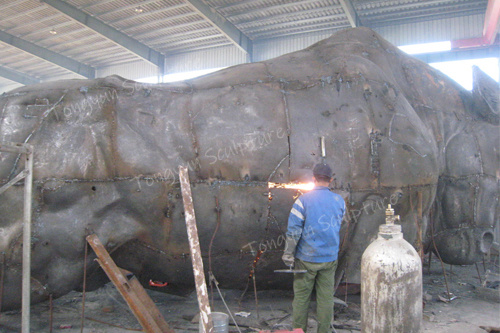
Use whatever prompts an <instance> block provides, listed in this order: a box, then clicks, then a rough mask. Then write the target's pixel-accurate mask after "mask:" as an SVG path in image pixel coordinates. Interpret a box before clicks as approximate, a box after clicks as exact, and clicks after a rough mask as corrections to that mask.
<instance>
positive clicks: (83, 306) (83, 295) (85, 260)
mask: <svg viewBox="0 0 500 333" xmlns="http://www.w3.org/2000/svg"><path fill="white" fill-rule="evenodd" d="M84 243H85V254H84V256H83V288H82V289H83V290H82V317H81V325H80V333H83V325H84V321H85V294H86V289H87V256H88V251H89V250H88V248H89V246H88V245H87V240H85V241H84Z"/></svg>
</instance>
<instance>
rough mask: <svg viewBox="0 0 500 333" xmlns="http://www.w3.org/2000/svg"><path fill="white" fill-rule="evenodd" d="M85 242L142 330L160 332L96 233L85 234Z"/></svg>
mask: <svg viewBox="0 0 500 333" xmlns="http://www.w3.org/2000/svg"><path fill="white" fill-rule="evenodd" d="M87 242H88V243H89V244H90V246H91V247H92V249H93V250H94V252H95V253H96V255H97V258H98V259H97V261H98V262H99V264H100V265H101V267H102V269H103V270H104V272H106V275H107V276H108V277H109V279H110V280H111V282H113V284H114V285H115V286H116V288H117V289H118V291H119V292H120V294H121V295H122V297H123V298H124V299H125V301H126V302H127V304H128V306H129V308H130V309H131V310H132V313H133V314H134V316H135V317H136V318H137V320H138V321H139V324H141V326H142V327H143V328H144V330H145V331H146V332H148V333H162V330H161V329H160V327H158V325H157V324H156V321H155V320H154V319H153V317H152V316H151V314H150V313H149V312H148V309H147V308H146V307H145V306H144V304H143V303H142V302H141V300H140V299H139V297H138V296H137V295H136V293H135V292H134V289H133V288H132V287H131V286H130V284H129V282H128V280H127V279H126V278H125V276H123V274H122V273H121V271H120V268H118V266H116V264H115V262H114V261H113V259H111V257H110V255H109V253H108V251H106V248H105V247H104V245H102V243H101V241H100V240H99V238H98V237H97V235H89V236H87Z"/></svg>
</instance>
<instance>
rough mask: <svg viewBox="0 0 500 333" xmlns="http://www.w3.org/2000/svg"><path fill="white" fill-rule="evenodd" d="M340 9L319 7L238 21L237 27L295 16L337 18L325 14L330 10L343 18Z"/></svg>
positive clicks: (336, 7) (289, 18) (291, 18)
mask: <svg viewBox="0 0 500 333" xmlns="http://www.w3.org/2000/svg"><path fill="white" fill-rule="evenodd" d="M341 8H342V7H340V6H328V7H321V8H316V9H311V10H307V11H300V12H295V13H284V14H278V15H273V16H268V17H263V18H259V19H248V20H242V21H238V22H237V23H238V25H239V26H240V27H242V26H244V25H256V24H258V23H259V24H260V23H262V22H268V21H274V22H276V21H277V20H280V19H288V20H292V21H293V19H294V17H295V16H304V15H313V14H319V15H322V17H332V16H338V15H339V14H333V15H330V14H326V12H327V11H329V10H332V11H335V12H336V11H337V10H339V13H341V14H342V16H345V15H344V14H343V13H342V11H340V9H341Z"/></svg>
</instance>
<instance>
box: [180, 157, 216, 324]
mask: <svg viewBox="0 0 500 333" xmlns="http://www.w3.org/2000/svg"><path fill="white" fill-rule="evenodd" d="M179 179H180V182H181V191H182V201H183V202H184V217H185V219H186V227H187V233H188V239H189V247H190V250H191V260H192V262H193V273H194V282H195V284H196V294H197V295H198V305H199V308H200V320H201V321H202V323H203V328H204V332H205V333H212V332H213V322H212V314H211V311H210V304H209V302H208V290H207V283H206V280H205V272H204V270H203V260H202V259H201V250H200V240H199V238H198V229H197V228H196V217H195V215H194V206H193V197H192V195H191V184H190V183H189V175H188V169H187V168H186V167H184V166H179Z"/></svg>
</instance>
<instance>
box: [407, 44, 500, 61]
mask: <svg viewBox="0 0 500 333" xmlns="http://www.w3.org/2000/svg"><path fill="white" fill-rule="evenodd" d="M499 53H500V45H492V46H489V47H486V48H482V49H470V50H452V51H445V52H436V53H428V54H414V55H412V57H415V58H418V59H420V60H422V61H424V62H426V63H433V62H444V61H457V60H469V59H481V58H498V54H499Z"/></svg>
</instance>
